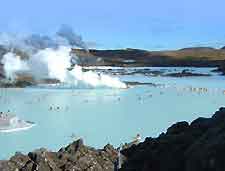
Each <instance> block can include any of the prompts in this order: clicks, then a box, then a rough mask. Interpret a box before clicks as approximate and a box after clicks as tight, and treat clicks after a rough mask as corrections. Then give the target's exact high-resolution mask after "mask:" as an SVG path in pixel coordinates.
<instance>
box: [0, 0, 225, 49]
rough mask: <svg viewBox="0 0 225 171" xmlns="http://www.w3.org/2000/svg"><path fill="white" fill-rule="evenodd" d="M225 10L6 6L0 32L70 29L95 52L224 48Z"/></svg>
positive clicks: (146, 2) (164, 3)
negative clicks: (121, 49)
mask: <svg viewBox="0 0 225 171" xmlns="http://www.w3.org/2000/svg"><path fill="white" fill-rule="evenodd" d="M224 7H225V1H224V0H7V1H6V0H5V1H2V2H1V10H0V32H13V33H20V34H30V33H40V34H53V33H54V32H55V31H56V30H57V29H58V28H59V27H60V25H62V24H67V25H70V26H72V27H73V28H74V30H75V31H76V33H77V34H80V35H81V36H82V37H83V39H84V40H85V41H86V42H88V44H89V46H90V48H98V49H118V48H141V49H147V50H162V49H163V50H165V49H179V48H183V47H193V46H212V47H217V48H219V47H221V46H225V10H224Z"/></svg>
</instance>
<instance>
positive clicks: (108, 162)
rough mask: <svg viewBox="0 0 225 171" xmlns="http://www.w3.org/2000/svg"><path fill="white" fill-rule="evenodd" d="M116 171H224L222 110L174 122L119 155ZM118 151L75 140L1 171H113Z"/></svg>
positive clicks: (16, 159) (18, 158) (5, 164)
mask: <svg viewBox="0 0 225 171" xmlns="http://www.w3.org/2000/svg"><path fill="white" fill-rule="evenodd" d="M121 155H122V156H123V159H124V160H123V164H122V168H120V169H119V170H120V171H128V170H129V171H151V170H152V171H181V170H182V171H206V170H207V171H211V170H212V171H224V170H225V164H224V163H225V108H220V109H219V110H218V111H217V112H216V113H215V114H214V115H213V116H212V117H211V118H202V117H200V118H198V119H196V120H194V121H192V122H191V123H190V124H189V123H188V122H185V121H183V122H178V123H176V124H174V125H172V126H171V127H169V128H168V129H167V132H166V133H161V134H160V135H159V136H158V137H157V138H151V137H148V138H146V139H145V141H144V142H142V143H139V144H138V145H133V146H131V147H129V148H127V149H124V150H122V151H121ZM117 159H118V150H116V149H115V148H114V147H113V146H111V145H109V144H108V145H106V146H105V147H104V148H103V149H94V148H92V147H88V146H85V145H84V143H83V141H82V140H81V139H80V140H77V141H75V142H73V143H72V144H70V145H68V146H67V147H64V148H61V149H60V150H59V151H58V152H50V151H48V150H46V149H43V148H42V149H39V150H36V151H34V152H30V153H28V154H27V155H24V154H21V153H16V154H15V155H14V156H13V157H11V158H10V159H9V160H8V161H0V170H1V171H36V170H40V171H84V170H85V171H113V170H116V169H115V163H116V161H118V160H117Z"/></svg>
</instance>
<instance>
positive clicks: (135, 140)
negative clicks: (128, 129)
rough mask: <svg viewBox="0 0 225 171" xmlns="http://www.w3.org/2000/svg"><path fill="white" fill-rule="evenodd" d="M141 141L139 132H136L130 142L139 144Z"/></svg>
mask: <svg viewBox="0 0 225 171" xmlns="http://www.w3.org/2000/svg"><path fill="white" fill-rule="evenodd" d="M140 142H141V135H140V134H137V135H136V136H135V137H134V140H133V142H132V144H136V145H137V144H139V143H140Z"/></svg>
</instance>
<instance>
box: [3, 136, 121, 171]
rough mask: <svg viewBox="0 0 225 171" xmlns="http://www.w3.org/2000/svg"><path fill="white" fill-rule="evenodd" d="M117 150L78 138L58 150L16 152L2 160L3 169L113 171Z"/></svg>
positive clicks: (17, 170)
mask: <svg viewBox="0 0 225 171" xmlns="http://www.w3.org/2000/svg"><path fill="white" fill-rule="evenodd" d="M116 158H117V151H116V150H115V149H114V148H113V147H112V146H111V145H106V146H105V147H104V149H99V150H96V149H94V148H91V147H87V146H85V145H84V144H83V141H82V140H81V139H80V140H77V141H75V142H73V143H72V144H70V145H68V146H67V147H65V148H61V149H60V150H59V151H58V152H49V151H47V150H46V149H39V150H36V151H34V152H30V153H28V155H23V154H21V153H16V154H15V156H13V157H12V158H10V160H8V161H1V162H0V170H1V171H37V170H38V171H84V170H85V171H112V170H114V162H115V160H116Z"/></svg>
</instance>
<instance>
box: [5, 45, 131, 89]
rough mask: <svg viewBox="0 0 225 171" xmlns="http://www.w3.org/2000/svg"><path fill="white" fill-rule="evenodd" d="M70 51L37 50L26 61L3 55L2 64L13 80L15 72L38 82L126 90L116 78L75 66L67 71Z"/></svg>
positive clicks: (63, 49) (60, 48)
mask: <svg viewBox="0 0 225 171" xmlns="http://www.w3.org/2000/svg"><path fill="white" fill-rule="evenodd" d="M70 50H71V48H70V47H65V46H60V47H59V48H57V49H52V48H47V49H43V50H39V51H38V52H37V53H35V54H34V55H33V56H31V58H30V59H29V60H28V61H23V60H21V59H20V57H19V56H16V55H15V54H13V53H11V52H10V53H7V54H6V55H4V57H3V59H2V63H3V64H4V70H5V72H6V76H7V77H8V78H10V79H14V78H15V76H16V73H17V72H21V71H23V72H25V71H26V72H27V73H29V74H31V75H32V76H33V77H34V78H35V79H40V80H41V79H46V78H52V79H57V80H59V81H60V82H62V83H66V84H71V85H76V84H77V83H79V82H80V83H85V84H86V85H89V86H91V87H113V88H127V85H126V84H125V83H123V82H121V81H120V80H119V79H118V78H115V77H110V76H108V75H104V74H98V73H95V72H93V71H87V72H84V71H83V70H82V67H81V66H79V65H75V66H74V68H73V70H71V71H69V70H68V68H69V67H70V66H71V63H70V60H71V57H70Z"/></svg>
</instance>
